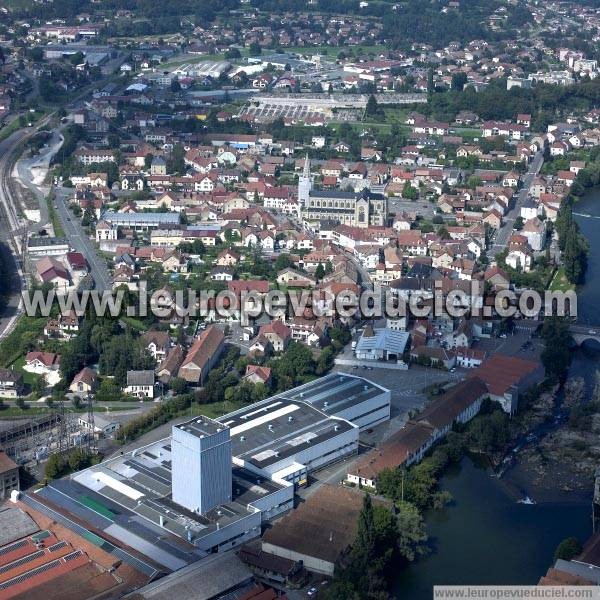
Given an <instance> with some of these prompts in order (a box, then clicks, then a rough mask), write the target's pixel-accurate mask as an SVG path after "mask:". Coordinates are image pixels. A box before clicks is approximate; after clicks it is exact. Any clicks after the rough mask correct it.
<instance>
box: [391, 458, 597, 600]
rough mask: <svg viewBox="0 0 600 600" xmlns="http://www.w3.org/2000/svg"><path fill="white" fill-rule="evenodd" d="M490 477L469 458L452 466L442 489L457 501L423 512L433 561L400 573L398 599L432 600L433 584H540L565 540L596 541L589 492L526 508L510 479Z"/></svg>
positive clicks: (481, 465) (428, 559) (425, 560)
mask: <svg viewBox="0 0 600 600" xmlns="http://www.w3.org/2000/svg"><path fill="white" fill-rule="evenodd" d="M515 472H516V471H515ZM492 475H493V473H492V471H491V470H490V469H489V468H487V467H486V464H485V461H480V460H479V459H474V458H473V457H472V456H470V455H467V456H465V457H464V458H463V459H462V461H461V462H460V464H455V465H451V466H450V467H449V469H448V470H447V472H446V474H445V475H444V477H443V478H442V480H441V482H440V487H441V489H443V490H447V491H449V492H450V493H451V494H452V496H453V498H454V499H453V501H452V503H451V504H450V505H448V506H447V507H445V508H443V509H441V510H430V511H427V512H426V514H425V519H426V524H427V529H428V533H429V536H430V546H431V554H430V555H429V556H426V557H424V558H422V559H420V560H418V561H417V562H416V563H413V564H410V565H408V566H407V567H406V568H404V569H402V570H401V571H400V572H399V573H398V577H397V579H396V581H395V585H394V587H393V593H394V594H395V596H396V597H398V598H410V599H411V600H430V599H431V597H432V588H433V586H435V585H465V584H473V585H509V584H512V585H535V584H536V583H537V582H538V581H539V578H540V577H541V576H542V575H543V574H544V573H546V571H547V569H548V566H549V565H550V564H551V563H552V558H553V555H554V551H555V549H556V547H557V546H558V544H559V543H560V542H561V541H562V540H563V539H564V538H566V537H569V536H572V535H574V536H576V537H578V538H579V539H581V540H585V539H587V537H589V535H590V534H591V531H592V528H591V518H590V515H591V490H590V492H589V493H588V494H587V495H581V496H580V495H578V494H576V495H572V497H570V498H568V499H564V498H563V499H556V498H553V499H549V500H548V501H547V502H540V503H538V504H533V505H530V504H521V503H518V502H517V501H516V495H518V494H515V489H514V481H513V474H512V473H511V475H510V476H509V477H507V478H506V479H504V478H502V479H497V478H495V477H493V476H492Z"/></svg>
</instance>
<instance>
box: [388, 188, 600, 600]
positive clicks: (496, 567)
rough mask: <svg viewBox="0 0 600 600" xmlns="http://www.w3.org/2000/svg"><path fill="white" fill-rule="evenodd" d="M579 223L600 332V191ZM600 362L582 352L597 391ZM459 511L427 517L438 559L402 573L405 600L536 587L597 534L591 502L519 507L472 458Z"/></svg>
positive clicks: (445, 484)
mask: <svg viewBox="0 0 600 600" xmlns="http://www.w3.org/2000/svg"><path fill="white" fill-rule="evenodd" d="M574 212H576V213H581V214H587V215H590V216H591V218H586V217H582V216H575V219H576V221H577V222H578V224H579V227H580V229H581V231H582V233H583V234H584V235H585V236H586V238H587V240H588V242H589V244H590V253H589V256H588V269H587V273H586V281H585V285H583V286H580V288H579V289H578V322H579V323H587V324H590V325H594V326H596V325H600V310H599V307H600V235H599V234H600V189H594V190H592V191H591V192H589V193H588V194H587V195H586V196H585V197H584V198H582V199H581V201H579V202H578V203H577V205H576V207H575V211H574ZM599 369H600V354H599V353H598V352H597V351H592V350H590V349H589V348H586V349H582V350H577V351H576V352H575V354H574V359H573V364H572V366H571V375H573V376H582V377H584V378H585V379H586V381H587V383H588V388H589V387H591V384H592V380H593V377H594V373H595V371H596V370H599ZM441 488H442V489H447V490H449V491H450V492H451V493H452V495H453V496H454V503H453V504H452V505H451V506H449V507H447V508H445V509H443V510H438V511H430V512H429V513H427V514H426V515H425V518H426V523H427V528H428V532H429V535H430V537H431V543H432V553H431V554H430V555H429V556H428V557H426V558H422V559H420V560H419V561H417V562H416V563H414V564H412V565H410V566H408V567H406V568H404V569H401V570H400V571H399V574H398V578H397V580H396V583H395V586H394V590H393V591H394V593H395V595H396V596H397V597H398V598H401V599H407V600H430V599H431V598H432V589H433V586H434V585H436V584H439V585H444V584H448V585H465V584H474V585H477V584H479V585H486V584H487V585H494V584H497V585H502V584H504V585H508V584H523V585H530V584H536V583H537V582H538V580H539V578H540V577H541V576H542V575H544V574H545V573H546V571H547V570H548V568H549V567H550V566H551V565H552V562H553V560H552V558H553V554H554V551H555V549H556V546H557V545H558V544H559V543H560V542H561V541H562V540H563V539H564V538H566V537H569V536H573V535H574V536H576V537H578V538H579V539H580V540H581V541H582V542H583V541H585V540H586V539H587V538H588V537H589V536H590V535H591V533H592V524H591V495H592V490H591V489H590V490H589V494H579V495H572V496H571V497H569V496H567V500H568V502H548V503H540V504H535V505H525V504H518V503H516V502H515V497H514V492H513V493H511V492H510V491H509V490H508V488H507V486H506V483H505V482H504V481H503V480H498V479H495V478H492V477H490V475H489V473H488V472H487V470H486V469H485V468H483V467H481V466H477V465H475V463H474V462H473V461H472V459H471V458H468V457H467V458H465V459H464V460H463V461H462V463H461V465H460V466H455V467H453V468H451V469H450V470H449V472H448V473H447V475H446V476H445V477H444V479H443V480H442V482H441Z"/></svg>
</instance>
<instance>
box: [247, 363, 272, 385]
mask: <svg viewBox="0 0 600 600" xmlns="http://www.w3.org/2000/svg"><path fill="white" fill-rule="evenodd" d="M243 379H244V381H249V382H250V383H264V384H267V383H269V380H270V379H271V369H270V368H269V367H263V366H260V365H246V373H245V374H244V378H243Z"/></svg>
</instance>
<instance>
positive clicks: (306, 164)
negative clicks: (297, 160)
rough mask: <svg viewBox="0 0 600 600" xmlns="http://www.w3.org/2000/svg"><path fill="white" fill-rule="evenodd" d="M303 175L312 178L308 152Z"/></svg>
mask: <svg viewBox="0 0 600 600" xmlns="http://www.w3.org/2000/svg"><path fill="white" fill-rule="evenodd" d="M302 177H306V178H308V179H310V160H309V158H308V153H307V154H306V157H305V159H304V169H303V171H302Z"/></svg>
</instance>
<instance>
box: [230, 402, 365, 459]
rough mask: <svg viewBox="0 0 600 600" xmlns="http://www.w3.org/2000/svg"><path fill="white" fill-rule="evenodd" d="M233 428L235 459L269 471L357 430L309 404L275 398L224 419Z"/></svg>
mask: <svg viewBox="0 0 600 600" xmlns="http://www.w3.org/2000/svg"><path fill="white" fill-rule="evenodd" d="M219 421H220V422H221V423H223V425H226V426H228V427H229V428H230V432H231V444H232V452H233V455H234V456H236V457H237V458H241V459H243V460H245V461H248V462H250V463H252V464H254V465H255V466H256V467H259V468H265V467H268V466H270V465H273V464H275V463H278V462H279V461H281V460H283V459H285V458H290V457H292V456H294V455H295V454H298V452H301V451H302V450H304V449H306V448H307V447H309V446H311V445H313V446H314V445H315V444H319V443H321V442H323V441H325V440H327V439H331V438H334V437H336V436H338V435H340V434H341V433H343V432H344V431H349V430H351V429H353V428H354V427H355V426H354V425H352V423H350V422H348V421H345V420H343V419H334V418H331V417H330V416H328V415H326V414H325V413H323V412H321V411H320V410H317V409H316V408H314V407H313V406H311V405H310V404H309V403H307V402H301V401H290V400H287V399H286V398H284V397H274V398H268V399H267V400H263V401H262V402H257V403H256V404H252V405H250V406H247V407H245V408H242V409H241V410H238V411H236V412H234V413H230V414H228V415H225V416H223V417H220V419H219Z"/></svg>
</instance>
